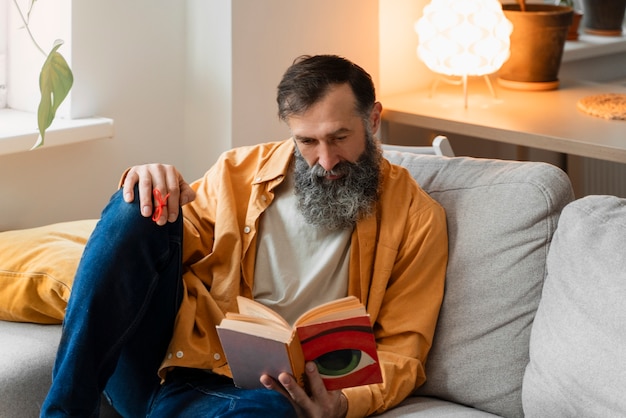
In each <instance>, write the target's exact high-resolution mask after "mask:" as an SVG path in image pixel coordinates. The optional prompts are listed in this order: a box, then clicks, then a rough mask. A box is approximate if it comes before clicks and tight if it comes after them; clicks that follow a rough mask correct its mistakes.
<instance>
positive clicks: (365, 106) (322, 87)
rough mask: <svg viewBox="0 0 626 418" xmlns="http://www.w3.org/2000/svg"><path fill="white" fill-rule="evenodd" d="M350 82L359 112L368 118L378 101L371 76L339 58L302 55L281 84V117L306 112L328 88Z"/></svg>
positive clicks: (277, 99) (279, 110)
mask: <svg viewBox="0 0 626 418" xmlns="http://www.w3.org/2000/svg"><path fill="white" fill-rule="evenodd" d="M344 83H348V84H349V85H350V87H351V88H352V92H353V93H354V96H355V97H356V108H357V109H356V110H357V111H358V112H359V114H360V115H361V116H363V117H364V118H367V116H368V115H369V112H370V111H371V110H372V107H373V106H374V102H375V101H376V93H375V90H374V83H373V82H372V77H371V76H370V75H369V74H368V73H367V72H366V71H365V70H364V69H363V68H361V67H359V66H358V65H356V64H354V63H352V62H350V61H348V60H347V59H345V58H342V57H339V56H337V55H315V56H310V55H303V56H301V57H298V58H297V59H296V60H295V61H294V62H293V64H292V65H291V67H289V68H288V69H287V71H285V74H284V75H283V78H282V80H281V82H280V84H279V85H278V95H277V97H276V101H277V102H278V116H279V117H280V119H282V120H284V121H285V120H287V118H288V117H289V116H291V115H295V114H300V113H302V112H305V111H306V110H307V109H308V108H309V107H310V106H311V105H313V104H315V103H316V102H317V101H318V100H320V99H322V98H323V97H324V95H325V94H326V93H327V92H328V90H329V88H330V87H331V86H333V85H336V84H344Z"/></svg>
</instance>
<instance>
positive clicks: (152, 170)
mask: <svg viewBox="0 0 626 418" xmlns="http://www.w3.org/2000/svg"><path fill="white" fill-rule="evenodd" d="M137 184H138V185H139V207H140V208H141V214H142V215H143V216H145V217H150V216H152V213H153V210H154V205H153V200H152V198H153V194H152V193H153V191H154V190H155V189H158V190H159V192H160V193H161V196H163V198H165V196H166V195H167V194H168V193H169V197H168V199H167V205H165V206H163V208H162V212H161V216H160V217H159V219H157V220H156V223H157V224H158V225H165V223H166V222H174V221H175V220H176V219H177V218H178V211H179V208H180V206H183V205H185V204H187V203H189V202H191V201H193V200H194V199H195V198H196V192H194V191H193V189H192V188H191V187H190V186H189V184H187V182H186V181H185V180H184V179H183V176H182V175H181V174H180V173H179V172H178V170H176V168H174V166H171V165H166V164H146V165H140V166H135V167H132V168H131V169H130V170H128V173H127V174H126V177H125V178H124V184H123V193H124V200H125V201H126V202H129V203H130V202H132V201H134V200H135V192H134V188H135V185H137Z"/></svg>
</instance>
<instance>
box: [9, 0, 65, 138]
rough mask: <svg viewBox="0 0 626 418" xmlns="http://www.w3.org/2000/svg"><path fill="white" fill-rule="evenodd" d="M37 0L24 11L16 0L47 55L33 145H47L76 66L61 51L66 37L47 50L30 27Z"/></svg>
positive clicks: (16, 4)
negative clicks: (35, 139)
mask: <svg viewBox="0 0 626 418" xmlns="http://www.w3.org/2000/svg"><path fill="white" fill-rule="evenodd" d="M36 1H37V0H29V5H28V10H27V11H26V13H24V12H23V11H22V8H21V7H20V5H19V4H18V2H17V0H13V4H14V5H15V8H16V9H17V13H18V15H19V17H20V19H21V20H22V23H23V28H24V30H26V32H27V33H28V36H29V37H30V39H31V40H32V42H33V44H34V45H35V47H36V48H37V49H38V50H39V51H40V52H41V53H42V54H43V55H44V56H45V57H46V59H45V61H44V63H43V66H42V67H41V71H40V73H39V90H40V92H41V99H40V101H39V106H38V108H37V126H38V128H39V138H38V139H37V142H36V143H35V145H33V148H37V147H40V146H42V145H43V143H44V138H45V135H46V130H47V129H48V128H49V127H50V125H51V124H52V121H53V120H54V117H55V115H56V111H57V109H58V108H59V106H60V105H61V103H63V101H64V100H65V98H66V97H67V95H68V93H69V92H70V89H71V88H72V84H73V83H74V75H73V74H72V70H71V69H70V67H69V65H68V63H67V61H66V60H65V58H64V57H63V55H61V53H60V52H59V51H58V50H59V48H60V47H61V45H63V41H62V40H60V39H58V40H56V41H55V42H54V44H53V45H52V49H51V50H50V52H48V53H46V52H45V50H44V49H43V48H42V47H41V46H40V45H39V43H38V42H37V40H36V39H35V37H34V36H33V33H32V32H31V30H30V26H29V20H30V14H31V12H32V10H33V6H34V5H35V2H36Z"/></svg>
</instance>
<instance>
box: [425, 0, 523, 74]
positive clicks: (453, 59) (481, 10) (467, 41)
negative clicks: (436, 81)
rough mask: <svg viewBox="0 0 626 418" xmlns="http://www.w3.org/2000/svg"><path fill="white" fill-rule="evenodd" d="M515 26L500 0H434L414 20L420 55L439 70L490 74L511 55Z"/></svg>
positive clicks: (434, 68) (452, 72)
mask: <svg viewBox="0 0 626 418" xmlns="http://www.w3.org/2000/svg"><path fill="white" fill-rule="evenodd" d="M512 30H513V25H512V24H511V22H509V21H508V20H507V19H506V17H505V16H504V13H503V12H502V5H501V4H500V2H499V1H498V0H432V1H431V2H430V3H429V4H428V5H426V7H424V14H423V16H422V17H421V18H420V19H419V20H418V21H417V22H416V24H415V31H416V32H417V34H418V36H419V45H418V47H417V55H418V56H419V58H420V59H421V60H422V61H423V62H424V63H425V64H426V66H427V67H428V68H430V69H431V70H432V71H434V72H436V73H438V74H445V75H449V76H481V75H486V74H491V73H494V72H496V71H497V70H498V69H499V68H500V67H501V66H502V64H504V62H505V61H506V60H507V59H508V58H509V46H510V35H511V32H512Z"/></svg>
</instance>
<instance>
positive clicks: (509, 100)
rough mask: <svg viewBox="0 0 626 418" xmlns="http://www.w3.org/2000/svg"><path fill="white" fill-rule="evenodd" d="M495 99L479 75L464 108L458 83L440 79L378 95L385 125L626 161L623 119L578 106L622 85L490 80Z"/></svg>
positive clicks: (624, 90)
mask: <svg viewBox="0 0 626 418" xmlns="http://www.w3.org/2000/svg"><path fill="white" fill-rule="evenodd" d="M494 87H495V97H494V96H493V95H492V94H491V92H490V90H489V89H488V87H487V85H486V83H485V82H484V80H483V79H482V78H476V79H473V80H471V82H470V85H469V102H468V107H467V109H465V108H464V106H463V92H462V90H461V89H460V87H458V86H452V85H446V84H445V83H439V84H438V86H437V88H436V89H435V90H434V91H431V89H425V90H420V91H415V92H411V93H406V94H400V95H395V96H388V97H383V98H381V102H382V104H383V121H384V124H383V131H382V139H383V142H385V140H386V129H385V127H386V126H385V125H386V124H388V123H402V124H406V125H410V126H416V127H421V128H426V129H430V130H433V131H434V132H435V133H437V134H444V135H449V136H450V137H451V136H453V134H458V135H463V136H469V137H476V138H483V139H488V140H493V141H499V142H504V143H509V144H514V145H518V146H521V147H533V148H538V149H544V150H549V151H556V152H560V153H564V154H572V155H579V156H583V157H591V158H597V159H602V160H608V161H615V162H620V163H626V121H619V120H605V119H601V118H598V117H594V116H590V115H587V114H585V113H583V112H582V111H580V110H578V108H577V107H576V103H577V101H578V100H579V99H580V98H582V97H585V96H588V95H593V94H599V93H609V92H610V93H626V86H623V85H619V84H607V83H593V82H584V81H573V80H561V84H560V87H559V88H558V89H557V90H551V91H534V92H533V91H519V90H509V89H505V88H503V87H500V86H499V85H497V83H494Z"/></svg>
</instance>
